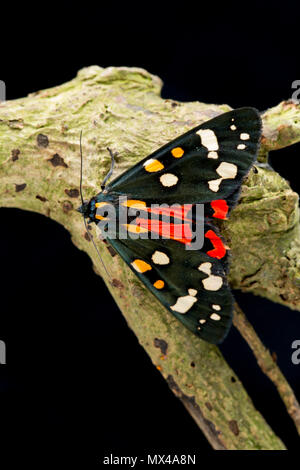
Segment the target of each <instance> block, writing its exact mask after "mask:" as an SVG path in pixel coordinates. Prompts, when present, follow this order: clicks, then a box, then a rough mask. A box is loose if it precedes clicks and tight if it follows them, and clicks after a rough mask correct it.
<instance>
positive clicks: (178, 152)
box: [171, 147, 184, 158]
mask: <svg viewBox="0 0 300 470" xmlns="http://www.w3.org/2000/svg"><path fill="white" fill-rule="evenodd" d="M171 154H172V155H173V157H174V158H181V157H182V156H183V154H184V150H183V149H182V148H181V147H175V148H174V149H172V150H171Z"/></svg>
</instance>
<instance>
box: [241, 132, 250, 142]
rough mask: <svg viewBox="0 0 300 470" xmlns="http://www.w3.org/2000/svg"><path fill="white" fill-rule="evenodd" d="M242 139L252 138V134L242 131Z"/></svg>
mask: <svg viewBox="0 0 300 470" xmlns="http://www.w3.org/2000/svg"><path fill="white" fill-rule="evenodd" d="M240 139H241V140H248V139H250V135H249V134H247V132H242V133H241V135H240Z"/></svg>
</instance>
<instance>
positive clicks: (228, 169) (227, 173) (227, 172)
mask: <svg viewBox="0 0 300 470" xmlns="http://www.w3.org/2000/svg"><path fill="white" fill-rule="evenodd" d="M216 172H217V173H218V175H220V176H221V177H222V178H223V179H228V178H235V177H236V174H237V166H236V165H234V164H233V163H228V162H222V163H220V165H219V166H218V168H217V170H216Z"/></svg>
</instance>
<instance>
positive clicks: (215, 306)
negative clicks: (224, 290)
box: [212, 304, 221, 311]
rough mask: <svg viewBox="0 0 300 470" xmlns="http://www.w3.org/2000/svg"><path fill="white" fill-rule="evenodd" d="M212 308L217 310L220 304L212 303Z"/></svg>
mask: <svg viewBox="0 0 300 470" xmlns="http://www.w3.org/2000/svg"><path fill="white" fill-rule="evenodd" d="M212 308H213V309H214V310H218V311H219V310H221V306H220V305H216V304H213V305H212Z"/></svg>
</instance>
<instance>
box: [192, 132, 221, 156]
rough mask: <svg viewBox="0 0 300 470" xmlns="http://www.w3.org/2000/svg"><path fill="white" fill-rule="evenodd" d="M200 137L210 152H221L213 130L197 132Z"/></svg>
mask: <svg viewBox="0 0 300 470" xmlns="http://www.w3.org/2000/svg"><path fill="white" fill-rule="evenodd" d="M196 134H198V135H199V136H200V139H201V143H202V145H203V146H204V147H206V148H207V150H208V151H213V150H219V144H218V139H217V136H216V134H215V133H214V131H212V130H211V129H200V130H199V131H197V132H196Z"/></svg>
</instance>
